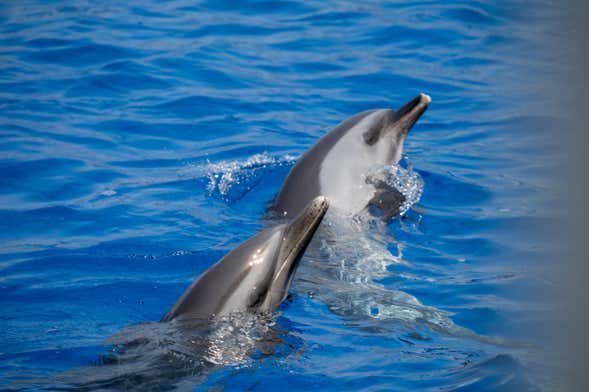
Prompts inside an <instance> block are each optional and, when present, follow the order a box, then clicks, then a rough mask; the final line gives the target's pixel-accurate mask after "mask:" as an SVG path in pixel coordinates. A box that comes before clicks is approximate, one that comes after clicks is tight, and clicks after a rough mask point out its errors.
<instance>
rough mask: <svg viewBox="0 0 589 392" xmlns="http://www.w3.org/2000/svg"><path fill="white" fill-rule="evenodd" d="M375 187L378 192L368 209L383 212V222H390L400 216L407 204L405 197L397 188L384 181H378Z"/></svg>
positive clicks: (369, 203) (370, 201) (369, 202)
mask: <svg viewBox="0 0 589 392" xmlns="http://www.w3.org/2000/svg"><path fill="white" fill-rule="evenodd" d="M375 186H376V192H375V193H374V196H373V197H372V199H370V200H369V201H368V205H367V208H368V210H369V211H370V210H371V209H372V207H376V208H378V209H379V210H380V211H381V214H380V216H381V218H382V220H383V221H385V222H389V221H391V220H392V219H393V218H394V217H396V216H397V215H398V214H399V212H400V210H401V206H402V205H403V203H404V202H405V196H403V194H402V193H401V192H399V190H398V189H397V188H395V187H393V186H391V185H389V184H387V183H385V182H384V181H378V183H377V184H375Z"/></svg>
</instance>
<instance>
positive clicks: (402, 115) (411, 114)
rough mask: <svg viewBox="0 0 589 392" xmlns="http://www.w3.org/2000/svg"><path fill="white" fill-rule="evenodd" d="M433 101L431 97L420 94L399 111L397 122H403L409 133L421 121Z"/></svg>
mask: <svg viewBox="0 0 589 392" xmlns="http://www.w3.org/2000/svg"><path fill="white" fill-rule="evenodd" d="M431 101H432V99H431V97H430V96H429V95H427V94H424V93H421V94H419V95H418V96H417V97H415V98H413V99H412V100H411V101H409V102H407V103H406V104H405V105H403V106H402V107H401V108H400V109H399V110H397V113H396V116H397V119H398V120H397V121H400V122H402V123H403V125H404V126H405V127H406V128H407V130H406V131H407V132H408V131H409V129H410V128H411V127H412V126H413V125H414V124H415V123H416V122H417V120H419V117H421V115H422V114H423V113H424V112H425V110H426V109H427V107H428V106H429V104H430V103H431Z"/></svg>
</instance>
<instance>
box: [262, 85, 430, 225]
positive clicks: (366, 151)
mask: <svg viewBox="0 0 589 392" xmlns="http://www.w3.org/2000/svg"><path fill="white" fill-rule="evenodd" d="M430 102H431V98H430V97H429V96H428V95H426V94H419V95H418V96H417V97H415V98H414V99H412V100H411V101H409V102H408V103H406V104H405V105H404V106H403V107H401V108H400V109H399V110H396V111H395V110H392V109H379V110H368V111H365V112H362V113H359V114H356V115H355V116H353V117H351V118H349V119H347V120H345V121H344V122H342V123H341V124H339V125H338V126H337V127H335V128H334V129H333V130H332V131H331V132H329V133H327V134H326V135H325V136H323V137H322V138H321V139H320V140H319V141H318V142H317V143H315V145H313V146H312V147H311V148H310V149H309V150H307V151H306V152H305V153H304V154H303V155H302V156H301V157H300V158H299V159H298V160H297V162H296V164H295V166H294V167H293V168H292V169H291V171H290V172H289V174H288V176H287V177H286V179H285V181H284V183H283V184H282V187H281V189H280V191H279V193H278V195H277V196H276V198H275V199H274V202H273V204H272V210H273V211H274V213H276V214H278V215H279V216H287V217H290V216H295V215H297V214H298V213H300V211H301V210H302V209H303V208H304V207H305V205H306V204H307V203H309V201H310V200H312V199H313V198H315V197H317V196H318V195H325V196H326V197H328V198H329V200H330V203H331V206H332V207H333V208H336V209H338V210H343V212H346V213H350V214H357V213H359V212H361V211H363V210H365V209H366V208H367V207H370V206H376V207H378V208H380V209H381V210H382V217H383V219H385V220H388V219H390V218H392V217H394V216H395V215H396V214H398V212H399V208H400V206H401V205H402V204H403V202H404V200H405V199H404V196H403V195H402V194H401V193H400V192H399V191H398V190H396V189H395V188H393V187H391V186H389V185H388V184H386V183H385V182H384V181H371V180H370V178H368V177H367V174H368V173H369V171H370V169H371V168H373V167H375V166H383V165H392V164H396V163H398V162H399V160H400V159H401V156H402V153H403V144H404V141H405V138H406V137H407V134H408V133H409V130H410V129H411V127H412V126H413V125H414V124H415V123H416V122H417V120H418V119H419V117H421V115H422V114H423V113H424V112H425V110H426V109H427V107H428V105H429V103H430Z"/></svg>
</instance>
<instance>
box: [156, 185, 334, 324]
mask: <svg viewBox="0 0 589 392" xmlns="http://www.w3.org/2000/svg"><path fill="white" fill-rule="evenodd" d="M328 206H329V202H328V199H327V198H326V197H323V196H317V197H315V198H314V199H312V200H310V202H309V203H308V204H307V205H306V207H305V208H304V209H302V210H301V211H300V212H299V214H298V215H297V216H296V218H294V219H292V220H291V221H290V222H289V223H287V224H282V225H278V226H275V227H272V228H269V229H266V230H264V231H262V232H260V233H259V234H257V235H256V236H254V237H252V238H250V239H249V240H247V241H245V242H244V243H242V244H241V245H239V246H238V247H237V248H235V249H234V250H233V251H231V252H230V253H229V254H227V255H226V256H225V257H223V258H222V259H221V260H219V261H218V262H217V263H216V264H214V265H213V266H212V267H211V268H209V269H208V270H207V271H205V272H204V273H203V274H202V275H201V276H200V277H199V278H198V279H197V280H196V281H195V282H194V283H192V285H190V287H188V289H187V290H186V291H185V292H184V294H183V295H182V296H181V297H180V299H179V300H178V301H177V302H176V303H175V304H174V306H172V308H171V309H170V310H169V311H168V313H167V314H166V315H165V316H164V317H163V319H162V321H171V320H182V319H188V320H195V321H197V320H203V321H205V320H208V319H210V318H211V317H214V316H222V315H225V314H228V313H231V312H239V311H254V312H269V311H272V310H274V309H275V308H276V307H278V305H280V303H281V302H282V301H283V300H284V299H285V298H286V296H287V294H288V290H289V287H290V284H291V282H292V279H293V276H294V274H295V271H296V268H297V266H298V263H299V261H300V259H301V257H302V255H303V253H304V252H305V249H306V248H307V245H308V244H309V242H311V239H312V238H313V234H314V233H315V230H316V229H317V227H318V226H319V224H320V223H321V220H322V219H323V216H324V215H325V212H326V211H327V208H328Z"/></svg>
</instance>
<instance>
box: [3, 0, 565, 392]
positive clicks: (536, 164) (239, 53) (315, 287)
mask: <svg viewBox="0 0 589 392" xmlns="http://www.w3.org/2000/svg"><path fill="white" fill-rule="evenodd" d="M561 12H562V10H560V9H556V7H555V6H553V5H551V3H550V2H543V1H535V2H524V1H514V2H491V1H476V2H472V1H464V2H461V1H444V2H431V1H417V2H411V3H406V2H394V1H393V2H386V3H384V2H382V3H381V2H371V1H369V2H363V3H361V4H360V3H355V2H346V1H332V2H319V1H302V2H280V3H273V2H265V1H255V2H250V1H248V2H232V1H212V2H198V3H196V4H194V3H192V2H185V1H172V2H166V3H164V4H160V2H156V1H144V2H141V3H139V2H137V3H135V2H131V4H128V5H122V4H111V3H109V2H101V1H93V2H85V1H81V2H76V3H75V4H74V3H69V2H60V1H47V2H42V1H23V2H10V3H8V4H3V5H1V6H0V21H1V24H0V137H1V139H2V142H1V143H0V241H1V249H0V270H1V274H0V305H1V308H2V314H1V315H0V342H1V343H0V375H1V383H2V384H1V385H2V386H1V388H10V389H17V390H18V389H36V388H37V387H39V386H41V385H42V386H45V387H46V386H48V385H49V386H51V385H54V386H55V385H58V384H59V382H58V378H59V377H60V375H63V374H72V373H71V372H72V371H79V369H87V367H88V366H92V365H93V364H95V363H97V362H101V360H100V358H103V357H101V356H100V355H101V354H104V353H107V352H108V350H109V349H110V348H111V343H112V341H108V340H107V339H108V338H109V337H110V336H112V335H113V334H115V333H116V332H117V331H120V330H123V329H124V328H126V327H129V326H132V325H136V324H140V323H145V322H154V321H157V320H159V319H160V318H161V316H162V315H163V314H164V313H165V312H166V311H167V309H168V308H169V307H170V306H171V305H172V304H173V303H174V301H175V300H176V298H177V297H178V296H179V295H180V294H181V293H182V291H183V290H184V288H185V287H186V286H187V285H188V284H189V283H190V282H191V281H192V280H193V279H194V277H195V276H197V275H198V274H199V273H201V272H202V271H204V270H205V269H206V268H207V267H209V266H210V265H211V264H212V263H214V262H215V261H216V260H218V259H219V258H220V257H222V256H223V255H224V254H225V253H226V252H228V251H229V250H231V249H232V248H233V247H235V246H236V245H237V244H239V243H240V242H241V241H243V240H245V239H247V238H249V237H250V236H251V235H253V234H254V233H255V232H256V231H257V230H259V229H260V228H261V227H262V226H263V225H264V221H263V220H262V219H261V217H262V216H263V215H264V213H265V211H266V207H267V205H268V203H270V202H271V200H272V198H273V196H274V195H275V194H276V192H277V191H278V189H279V187H280V184H281V182H282V180H283V179H284V177H285V176H286V174H287V173H288V170H289V169H290V167H291V166H292V165H293V163H294V161H295V160H296V158H297V157H298V156H299V155H300V154H301V153H302V152H304V151H305V150H306V149H307V148H308V147H309V146H310V145H312V144H313V143H314V142H315V141H316V140H317V139H318V138H319V137H320V136H322V135H324V134H325V133H326V132H327V131H328V130H329V129H331V128H332V127H334V126H335V125H337V123H339V122H340V121H342V120H344V119H345V118H347V117H349V116H351V115H353V114H355V113H357V112H359V111H363V110H367V109H374V108H389V107H390V108H397V107H400V106H401V105H402V104H403V103H405V102H407V101H408V100H410V99H411V98H412V97H414V96H415V95H417V94H418V93H420V92H426V93H428V94H430V95H431V96H432V99H433V102H432V104H431V106H430V108H429V109H428V111H427V112H426V113H425V114H424V116H423V117H422V118H421V119H420V120H419V122H418V124H417V125H416V126H415V127H414V129H413V130H412V132H411V134H410V136H409V138H408V140H407V143H406V145H405V148H406V149H405V152H406V154H407V158H406V160H405V161H404V163H403V167H405V168H408V166H412V168H411V169H410V170H412V171H411V172H410V173H413V174H415V176H413V177H411V178H413V179H416V180H415V181H416V182H415V183H414V185H415V184H417V185H416V186H417V187H413V188H412V189H413V190H417V191H418V192H416V193H415V195H416V199H417V198H419V201H418V203H416V204H413V205H412V206H410V208H409V210H408V211H407V212H406V214H405V215H404V218H403V219H397V220H395V221H394V222H392V223H391V224H390V225H388V226H383V225H380V224H376V225H374V224H373V225H371V224H366V222H354V223H350V224H345V223H344V222H342V221H341V220H338V217H337V216H334V217H332V218H333V219H332V222H333V224H332V225H331V226H329V227H326V228H325V230H326V231H325V232H324V235H323V236H319V237H318V239H317V241H315V242H314V245H313V246H312V247H311V248H310V250H309V252H308V255H307V257H306V258H305V259H304V260H303V264H302V265H301V268H300V271H299V274H298V275H297V279H296V280H295V282H294V284H293V289H292V292H293V295H292V297H291V298H290V299H289V300H288V301H287V302H286V303H285V304H284V305H283V306H282V307H281V308H280V310H279V313H278V314H277V315H276V317H275V318H273V319H272V320H270V321H267V323H266V321H265V322H264V323H262V324H260V323H253V324H254V326H252V329H248V328H245V330H244V331H241V332H239V331H238V332H235V334H237V335H235V334H232V333H233V332H232V333H230V334H228V335H227V334H223V333H221V332H223V331H226V329H223V328H221V329H219V331H221V332H219V333H221V334H220V335H218V336H217V337H216V338H213V342H217V343H220V344H221V345H222V346H223V347H222V349H219V350H217V351H214V353H216V354H219V353H220V354H221V355H220V356H219V355H217V356H216V357H215V356H214V355H213V356H211V355H209V357H207V360H209V359H211V358H212V359H214V358H217V359H218V361H217V362H218V363H217V364H216V365H215V366H211V367H207V369H206V371H204V372H202V374H193V375H190V374H184V375H179V376H178V377H171V378H170V380H168V381H167V382H166V384H167V385H171V386H176V387H177V388H178V389H192V388H194V389H195V390H206V389H208V388H212V389H214V390H217V389H227V390H244V389H248V390H258V391H260V390H275V389H277V388H284V387H288V388H290V389H292V390H309V389H321V390H327V391H329V390H333V391H340V390H359V389H366V390H371V391H377V390H387V391H391V390H393V391H405V390H419V391H427V390H431V391H439V390H455V391H469V390H473V391H474V390H476V391H482V390H492V391H507V390H514V391H524V390H553V389H554V388H555V385H558V380H554V379H553V378H551V377H550V376H549V374H550V370H551V369H552V367H553V363H552V362H551V361H550V355H547V354H546V352H544V351H543V349H544V348H545V346H546V344H545V342H546V341H547V340H548V339H549V338H550V336H549V335H548V334H547V332H546V331H545V328H544V326H545V325H546V320H547V319H548V318H549V316H550V315H551V314H552V312H553V310H554V308H555V307H556V306H557V305H556V301H555V300H554V297H555V296H556V294H557V292H558V291H559V290H558V287H555V283H554V281H553V274H552V270H551V268H550V264H551V262H553V260H556V259H557V257H556V256H555V255H554V254H553V253H551V249H550V247H549V246H548V241H547V237H548V234H549V232H550V231H549V230H548V228H549V227H550V226H551V224H552V221H551V219H552V218H553V217H554V216H555V215H558V214H559V212H560V209H561V206H560V205H559V203H558V201H557V199H556V196H555V194H554V193H553V192H552V182H551V177H552V176H553V175H554V174H555V173H557V171H558V170H559V168H560V163H561V162H562V161H563V157H564V154H563V153H562V152H561V150H559V148H558V142H557V140H556V138H555V137H554V132H553V130H555V129H561V128H562V127H563V125H562V122H561V121H562V119H561V118H560V117H559V115H558V110H556V109H557V108H558V105H556V104H555V103H560V104H562V102H559V101H558V99H559V98H560V97H556V99H554V98H553V97H552V95H551V91H550V89H549V85H550V83H549V81H551V80H554V79H556V78H558V75H559V74H560V73H561V72H562V64H560V63H561V62H562V61H563V60H562V56H561V54H560V52H559V50H557V49H558V48H554V46H553V44H554V43H555V42H558V39H559V36H560V32H561V26H560V24H559V22H560V19H561V15H560V13H561ZM403 173H407V172H403ZM408 207H409V206H408ZM340 218H341V217H340ZM329 234H331V235H332V237H331V238H333V237H335V238H338V237H340V238H341V239H342V241H341V242H339V243H334V242H330V241H329V238H330V237H329ZM256 324H257V328H256V327H255V325H256ZM148 325H149V324H148ZM227 325H231V322H230V323H229V324H226V325H225V327H227ZM239 325H245V326H247V325H250V324H248V323H243V320H242V322H240V323H239ZM260 325H262V328H261V330H262V331H261V332H260ZM153 328H155V330H150V331H151V332H149V333H146V334H147V335H148V336H150V335H149V334H150V333H151V334H152V335H153V336H161V334H160V335H158V333H159V332H158V329H157V328H161V327H158V326H155V327H153ZM268 329H269V330H271V331H270V332H269V333H268V331H267V330H268ZM140 331H141V330H140ZM252 331H253V332H252ZM240 333H241V335H240ZM163 334H164V336H165V334H166V332H164V333H163ZM229 336H233V337H234V338H235V339H233V340H232V338H230V337H229ZM235 336H237V337H235ZM240 336H241V337H240ZM215 339H216V340H215ZM252 342H253V344H250V343H252ZM256 342H257V343H256ZM260 342H266V343H268V342H271V343H272V344H270V346H271V348H270V349H265V348H263V347H262V346H264V345H260V344H258V343H260ZM240 343H243V344H246V346H247V347H246V348H247V350H245V352H244V353H243V355H241V354H240V355H236V356H231V355H230V354H228V352H229V351H231V348H232V347H233V348H235V347H238V346H239V344H240ZM232 344H233V346H232ZM248 344H250V345H248ZM239 347H241V346H239ZM148 348H149V347H148ZM145 351H146V352H149V350H145ZM231 352H232V353H233V354H235V351H231ZM208 354H211V353H210V352H209V353H208ZM208 354H207V355H208ZM224 359H225V360H224ZM234 359H235V360H234ZM146 361H147V359H146ZM212 362H214V361H212ZM139 363H140V361H139ZM145 363H148V362H144V364H145ZM104 366H107V365H102V366H101V367H99V369H102V370H96V369H94V370H91V371H90V372H86V373H83V376H82V375H79V374H78V375H79V377H87V376H88V375H89V374H90V375H92V374H97V373H98V372H101V371H103V370H104ZM153 366H155V367H157V366H159V365H158V364H157V363H155V364H154V365H153ZM76 369H78V370H76ZM136 370H137V369H136V368H135V371H136ZM131 371H134V370H131ZM68 372H70V373H68ZM188 373H190V372H188ZM194 373H199V372H198V371H197V372H194ZM31 380H33V381H31ZM41 380H45V381H41Z"/></svg>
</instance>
